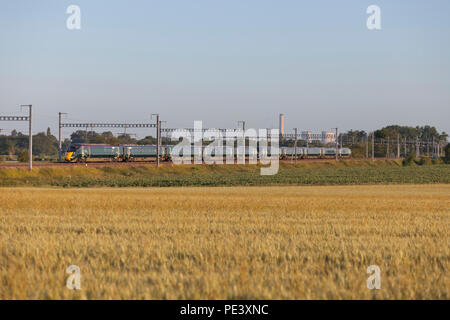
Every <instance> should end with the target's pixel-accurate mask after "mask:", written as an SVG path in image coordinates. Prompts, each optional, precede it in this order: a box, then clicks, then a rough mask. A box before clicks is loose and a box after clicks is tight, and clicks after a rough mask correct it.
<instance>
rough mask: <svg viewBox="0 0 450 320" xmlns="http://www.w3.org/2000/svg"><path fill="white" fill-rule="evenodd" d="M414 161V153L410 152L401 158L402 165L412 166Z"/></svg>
mask: <svg viewBox="0 0 450 320" xmlns="http://www.w3.org/2000/svg"><path fill="white" fill-rule="evenodd" d="M415 163H416V156H415V155H414V153H411V154H410V155H409V156H407V157H406V158H405V159H403V161H402V164H403V166H404V167H409V166H412V165H413V164H415Z"/></svg>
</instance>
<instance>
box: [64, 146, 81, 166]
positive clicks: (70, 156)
mask: <svg viewBox="0 0 450 320" xmlns="http://www.w3.org/2000/svg"><path fill="white" fill-rule="evenodd" d="M80 148H81V146H80V145H78V144H71V145H70V147H69V148H68V149H67V151H66V154H65V155H64V160H65V161H67V162H72V161H74V160H75V159H76V158H77V154H78V153H79V149H80Z"/></svg>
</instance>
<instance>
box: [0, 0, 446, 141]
mask: <svg viewBox="0 0 450 320" xmlns="http://www.w3.org/2000/svg"><path fill="white" fill-rule="evenodd" d="M70 4H76V5H78V6H80V8H81V15H82V17H81V20H82V21H81V27H82V29H81V30H79V31H69V30H68V29H67V28H66V19H67V17H68V15H67V14H66V9H67V7H68V6H69V5H70ZM371 4H377V5H378V6H380V7H381V19H382V30H380V31H369V30H368V29H367V28H366V19H367V14H366V8H367V7H368V6H369V5H371ZM0 6H1V7H0V114H17V113H20V109H19V108H17V105H19V104H27V103H33V104H34V105H35V114H36V121H35V125H36V131H43V130H45V129H46V128H47V126H50V127H51V129H52V130H53V132H54V133H56V129H57V112H59V111H62V112H67V113H69V115H68V118H67V121H113V122H116V121H134V122H144V121H145V122H147V121H150V114H151V113H160V114H161V117H162V119H163V120H167V121H168V123H167V126H169V127H178V126H189V127H191V126H193V121H194V120H203V121H204V124H205V126H208V127H227V128H234V127H236V125H237V123H236V122H237V120H246V121H247V126H248V127H255V128H266V127H277V126H278V114H279V113H284V114H285V115H286V126H287V127H288V128H293V127H298V128H300V129H310V130H313V131H321V130H326V129H329V128H331V127H336V126H338V127H339V128H342V129H343V130H347V129H352V128H353V129H363V130H371V129H374V128H379V127H381V126H385V125H390V124H401V125H413V126H415V125H424V124H431V125H435V126H437V127H438V129H439V130H443V131H447V132H449V131H450V121H449V120H450V59H449V57H450V1H448V0H429V1H425V0H408V1H407V0H390V1H381V0H371V1H365V0H342V1H335V0H328V1H323V0H316V1H312V0H311V1H300V0H281V1H275V0H272V1H268V0H214V1H211V0H190V1H186V0H165V1H163V0H160V1H148V0H145V1H144V0H143V1H111V0H110V1H106V0H95V1H92V0H71V1H62V0H40V1H34V0H15V1H2V2H1V5H0ZM13 127H17V128H18V129H22V130H23V131H26V125H25V124H15V125H14V126H13V124H12V123H5V122H1V123H0V128H4V129H7V130H10V129H12V128H13ZM70 131H71V130H68V131H65V134H68V133H70ZM131 132H134V131H133V130H131ZM136 133H138V134H139V135H140V136H143V135H146V134H153V132H145V131H144V132H143V131H142V130H136Z"/></svg>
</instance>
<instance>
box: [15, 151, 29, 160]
mask: <svg viewBox="0 0 450 320" xmlns="http://www.w3.org/2000/svg"><path fill="white" fill-rule="evenodd" d="M29 159H30V158H29V156H28V150H22V151H20V153H19V156H18V157H17V160H18V161H19V162H28V160H29Z"/></svg>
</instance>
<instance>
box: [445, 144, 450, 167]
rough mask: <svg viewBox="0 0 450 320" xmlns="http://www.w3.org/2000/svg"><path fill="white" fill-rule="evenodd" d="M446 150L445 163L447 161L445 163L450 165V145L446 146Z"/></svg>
mask: <svg viewBox="0 0 450 320" xmlns="http://www.w3.org/2000/svg"><path fill="white" fill-rule="evenodd" d="M444 150H445V157H444V161H445V163H449V164H450V143H449V144H447V145H446V146H445V149H444Z"/></svg>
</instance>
